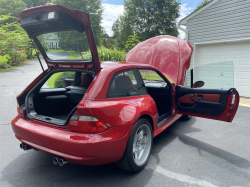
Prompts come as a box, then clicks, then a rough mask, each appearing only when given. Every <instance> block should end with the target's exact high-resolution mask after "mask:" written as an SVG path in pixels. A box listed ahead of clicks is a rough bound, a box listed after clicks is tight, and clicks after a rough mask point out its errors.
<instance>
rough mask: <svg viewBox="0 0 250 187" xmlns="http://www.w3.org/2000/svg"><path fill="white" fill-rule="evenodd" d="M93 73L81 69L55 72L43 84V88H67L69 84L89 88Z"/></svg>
mask: <svg viewBox="0 0 250 187" xmlns="http://www.w3.org/2000/svg"><path fill="white" fill-rule="evenodd" d="M93 79H94V77H93V75H92V74H90V73H86V72H80V71H63V72H57V73H54V74H53V75H52V76H51V77H50V78H49V79H48V80H47V81H46V82H45V83H44V85H43V86H42V89H50V88H53V89H54V88H65V87H68V86H79V87H86V88H88V87H89V85H90V83H91V82H92V80H93Z"/></svg>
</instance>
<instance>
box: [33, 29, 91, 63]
mask: <svg viewBox="0 0 250 187" xmlns="http://www.w3.org/2000/svg"><path fill="white" fill-rule="evenodd" d="M37 39H38V40H39V42H40V43H41V45H42V47H43V49H44V51H45V53H46V54H47V56H48V58H50V59H51V60H66V59H72V60H73V59H91V54H90V53H89V44H88V40H87V37H86V34H85V32H84V33H80V32H78V31H60V32H53V33H46V34H42V35H39V36H37Z"/></svg>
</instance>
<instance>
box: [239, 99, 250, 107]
mask: <svg viewBox="0 0 250 187" xmlns="http://www.w3.org/2000/svg"><path fill="white" fill-rule="evenodd" d="M240 106H245V107H250V98H249V97H241V98H240Z"/></svg>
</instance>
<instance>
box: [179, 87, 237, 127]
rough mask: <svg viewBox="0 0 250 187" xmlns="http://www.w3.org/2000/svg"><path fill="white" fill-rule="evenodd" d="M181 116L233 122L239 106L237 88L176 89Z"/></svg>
mask: <svg viewBox="0 0 250 187" xmlns="http://www.w3.org/2000/svg"><path fill="white" fill-rule="evenodd" d="M176 105H177V109H178V113H179V114H185V115H191V116H198V117H204V118H209V119H216V120H221V121H228V122H231V121H232V120H233V118H234V116H235V114H236V111H237V109H238V105H239V94H238V92H237V90H236V89H235V88H231V89H229V90H216V89H196V88H187V87H182V86H177V87H176Z"/></svg>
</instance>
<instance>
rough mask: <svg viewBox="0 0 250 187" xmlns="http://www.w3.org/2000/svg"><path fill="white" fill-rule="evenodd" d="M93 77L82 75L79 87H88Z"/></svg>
mask: <svg viewBox="0 0 250 187" xmlns="http://www.w3.org/2000/svg"><path fill="white" fill-rule="evenodd" d="M93 79H94V77H93V76H92V75H90V74H83V75H82V78H81V86H83V87H89V85H90V84H91V82H92V81H93Z"/></svg>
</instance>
